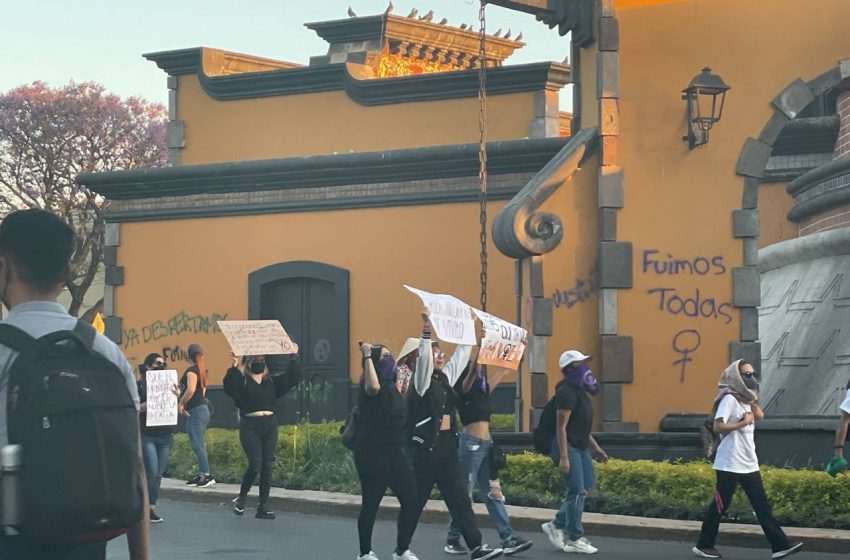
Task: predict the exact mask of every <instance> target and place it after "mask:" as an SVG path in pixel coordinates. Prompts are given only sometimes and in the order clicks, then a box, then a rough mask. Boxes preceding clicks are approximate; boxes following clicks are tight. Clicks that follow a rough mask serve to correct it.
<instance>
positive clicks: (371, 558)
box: [357, 550, 380, 560]
mask: <svg viewBox="0 0 850 560" xmlns="http://www.w3.org/2000/svg"><path fill="white" fill-rule="evenodd" d="M357 560H380V558H378V555H377V554H375V553H374V552H372V551H371V550H370V551H369V553H368V554H358V555H357Z"/></svg>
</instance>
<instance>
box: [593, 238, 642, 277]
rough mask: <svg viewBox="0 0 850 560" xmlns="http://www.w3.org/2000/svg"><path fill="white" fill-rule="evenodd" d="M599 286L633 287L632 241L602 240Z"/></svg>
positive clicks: (599, 256) (600, 244)
mask: <svg viewBox="0 0 850 560" xmlns="http://www.w3.org/2000/svg"><path fill="white" fill-rule="evenodd" d="M598 259H599V262H598V271H599V276H598V282H599V288H631V287H632V284H633V280H634V278H633V273H632V243H631V242H630V241H602V242H600V243H599V255H598Z"/></svg>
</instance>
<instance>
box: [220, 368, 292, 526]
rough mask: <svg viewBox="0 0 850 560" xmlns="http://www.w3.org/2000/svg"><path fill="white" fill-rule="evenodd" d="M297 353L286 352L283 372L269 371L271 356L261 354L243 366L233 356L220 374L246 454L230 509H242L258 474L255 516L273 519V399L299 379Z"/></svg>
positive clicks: (274, 439) (279, 396) (243, 511)
mask: <svg viewBox="0 0 850 560" xmlns="http://www.w3.org/2000/svg"><path fill="white" fill-rule="evenodd" d="M296 358H297V356H296V355H295V354H292V355H290V357H289V364H288V365H287V367H286V373H284V374H282V375H271V374H270V368H272V367H274V364H275V363H276V361H275V360H272V359H271V358H270V360H269V362H267V361H266V357H265V356H247V357H245V359H244V362H243V363H244V365H245V368H244V370H242V369H239V362H240V358H239V357H238V356H235V355H234V356H233V363H232V364H231V366H230V369H228V370H227V373H226V374H225V376H224V382H223V385H224V392H225V393H227V395H228V396H229V397H230V398H232V399H233V401H234V402H235V403H236V407H237V408H238V409H239V416H240V419H239V442H240V443H241V444H242V449H243V450H244V451H245V456H246V457H247V458H248V467H247V468H246V469H245V474H244V475H243V476H242V486H241V487H240V488H239V495H238V496H236V498H235V499H234V500H233V513H235V514H236V515H242V514H243V513H245V501H246V500H247V498H248V492H249V491H250V490H251V486H252V485H253V484H254V480H256V478H257V475H258V474H259V475H260V500H259V502H258V503H257V513H256V515H254V517H256V518H257V519H274V518H275V514H274V512H272V511H270V510H269V508H268V502H269V494H270V492H271V485H272V467H273V466H274V452H275V449H276V448H277V437H278V429H277V428H278V426H277V418H276V417H275V414H274V409H275V401H276V400H277V399H279V398H281V397H282V396H284V395H285V394H286V393H287V392H288V391H289V390H290V389H292V388H293V387H295V386H296V385H297V384H298V382H299V381H300V380H301V370H300V368H299V366H298V361H297V359H296Z"/></svg>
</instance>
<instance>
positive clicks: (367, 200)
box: [106, 179, 520, 223]
mask: <svg viewBox="0 0 850 560" xmlns="http://www.w3.org/2000/svg"><path fill="white" fill-rule="evenodd" d="M470 180H472V179H470ZM519 189H520V187H519V186H516V187H513V188H503V189H490V190H488V191H487V198H488V199H489V200H491V201H494V200H510V199H512V198H513V197H514V196H516V194H517V192H519ZM478 196H479V195H478V192H477V191H473V190H469V191H449V192H443V191H436V192H435V191H424V192H421V193H417V194H398V195H391V196H374V197H357V198H342V199H338V198H333V199H321V200H311V201H295V202H277V203H253V204H229V205H215V206H214V205H211V206H188V205H187V206H185V207H182V208H159V209H144V210H128V211H123V212H122V211H113V210H108V211H107V214H106V218H107V220H109V222H110V223H120V222H147V221H155V220H173V219H180V218H215V217H220V216H254V215H261V214H287V213H292V212H321V211H328V210H351V209H356V208H392V207H395V206H419V205H423V204H451V203H457V202H477V201H478Z"/></svg>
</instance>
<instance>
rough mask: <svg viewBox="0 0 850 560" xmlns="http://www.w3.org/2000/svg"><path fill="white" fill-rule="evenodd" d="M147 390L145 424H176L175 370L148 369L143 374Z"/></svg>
mask: <svg viewBox="0 0 850 560" xmlns="http://www.w3.org/2000/svg"><path fill="white" fill-rule="evenodd" d="M145 381H146V382H147V391H148V400H147V405H148V411H147V418H146V420H145V425H146V426H176V425H177V395H175V394H174V392H173V389H174V388H175V387H176V386H177V370H173V369H149V370H148V371H147V373H146V374H145Z"/></svg>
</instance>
